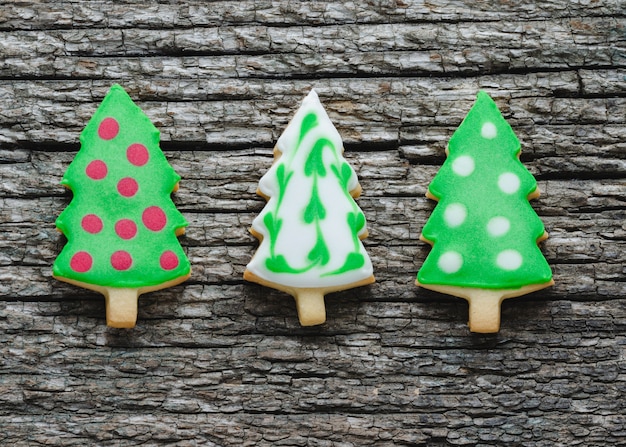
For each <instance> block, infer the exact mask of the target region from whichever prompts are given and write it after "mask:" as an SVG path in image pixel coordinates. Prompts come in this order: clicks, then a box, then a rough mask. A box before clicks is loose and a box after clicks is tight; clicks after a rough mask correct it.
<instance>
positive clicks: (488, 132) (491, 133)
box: [480, 121, 498, 140]
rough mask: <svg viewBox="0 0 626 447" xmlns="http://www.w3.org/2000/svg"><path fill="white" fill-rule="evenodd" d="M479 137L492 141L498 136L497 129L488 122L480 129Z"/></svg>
mask: <svg viewBox="0 0 626 447" xmlns="http://www.w3.org/2000/svg"><path fill="white" fill-rule="evenodd" d="M480 135H481V136H482V137H483V138H485V139H487V140H493V139H494V138H495V137H497V136H498V129H497V128H496V125H495V124H493V123H492V122H489V121H488V122H486V123H485V124H483V127H482V128H481V129H480Z"/></svg>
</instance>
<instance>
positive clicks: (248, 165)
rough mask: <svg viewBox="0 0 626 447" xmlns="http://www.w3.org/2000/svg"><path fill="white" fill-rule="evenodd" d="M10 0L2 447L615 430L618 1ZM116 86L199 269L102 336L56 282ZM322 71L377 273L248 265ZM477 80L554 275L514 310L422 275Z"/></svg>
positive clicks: (570, 436) (1, 152)
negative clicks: (74, 177) (289, 276)
mask: <svg viewBox="0 0 626 447" xmlns="http://www.w3.org/2000/svg"><path fill="white" fill-rule="evenodd" d="M144 3H148V2H139V1H137V2H132V1H123V2H101V1H98V2H82V1H74V2H70V1H56V2H53V1H2V2H1V3H0V180H1V182H0V203H1V205H0V225H1V227H0V228H1V229H2V231H1V232H0V281H1V282H0V350H1V354H2V355H1V358H0V444H1V445H10V446H15V447H18V446H20V447H21V446H39V445H59V446H60V445H63V446H86V445H90V446H91V445H93V446H134V445H144V446H240V445H249V446H253V445H261V446H262V445H278V446H341V447H345V446H370V445H377V446H435V447H440V446H453V445H470V446H474V445H510V446H574V445H580V446H604V445H612V446H620V445H621V446H624V445H626V267H625V260H624V258H625V256H624V253H625V248H626V226H625V223H624V222H625V218H626V203H625V202H626V200H625V192H626V27H625V26H626V25H625V23H626V16H625V10H626V3H625V2H624V1H623V0H613V1H608V0H606V1H602V0H599V1H596V0H589V1H583V0H580V1H572V2H565V1H557V0H552V1H545V2H532V1H531V2H526V1H518V0H514V1H506V2H505V1H479V2H475V1H470V0H466V1H461V0H457V1H446V0H432V1H428V2H418V1H416V2H412V1H406V0H405V1H400V0H398V1H382V0H381V1H368V2H341V1H336V2H332V1H318V0H316V1H308V2H293V1H287V0H276V1H269V0H267V1H263V0H256V1H253V0H239V1H210V2H209V1H201V0H190V1H163V2H161V3H150V4H149V5H146V4H144ZM114 82H119V83H121V84H122V85H123V86H124V87H125V88H126V89H127V91H128V92H129V94H130V95H131V97H132V98H133V99H134V100H135V101H136V102H137V104H138V105H139V106H140V107H142V109H143V110H144V111H145V112H146V113H147V114H148V116H149V117H150V118H151V119H152V121H153V122H154V123H155V125H156V126H157V127H158V128H159V129H160V130H161V133H162V140H163V141H162V148H163V149H164V151H165V154H166V156H167V158H168V159H169V160H170V163H171V164H172V165H173V166H174V168H175V169H176V171H177V172H178V173H179V174H180V175H181V176H182V178H183V180H182V183H181V188H180V190H179V192H178V193H176V194H175V195H174V200H175V202H176V204H177V206H178V208H179V209H180V210H181V211H182V212H183V213H184V215H185V217H186V218H187V219H188V220H189V222H190V225H189V227H188V231H187V235H186V236H185V237H183V238H181V243H182V245H183V247H185V249H186V250H187V252H188V254H189V257H190V260H191V262H192V264H193V269H194V270H193V276H192V278H191V279H190V280H189V281H187V282H186V283H184V284H183V285H180V286H177V287H174V288H172V289H168V290H163V291H160V292H155V293H152V294H148V295H145V296H143V297H142V298H141V299H140V304H139V321H138V326H137V327H136V328H135V329H132V330H119V329H111V328H107V327H106V325H105V320H104V317H105V315H104V300H103V298H102V297H101V296H100V295H97V294H94V293H91V292H89V291H86V290H82V289H79V288H76V287H72V286H69V285H67V284H64V283H61V282H58V281H55V280H54V279H52V278H51V264H52V262H53V260H54V259H55V257H56V255H57V254H58V253H59V251H60V249H61V247H62V246H63V244H64V239H63V238H62V236H61V235H60V234H59V233H57V232H56V230H55V227H54V221H55V218H56V217H57V216H58V215H59V213H60V212H61V211H62V210H63V209H64V208H65V207H66V206H67V204H68V203H69V201H70V198H71V196H70V194H69V193H68V192H66V191H64V189H63V188H62V187H61V186H60V185H59V181H60V179H61V176H62V174H63V172H64V171H65V169H66V168H67V166H68V165H69V163H70V162H71V160H72V158H73V156H74V155H75V153H76V151H77V150H78V148H79V144H78V136H79V133H80V131H81V130H82V128H83V127H84V126H85V124H86V123H87V120H88V119H89V118H90V116H91V115H92V114H93V112H94V111H95V109H96V107H97V105H98V104H99V102H100V101H101V99H102V97H103V96H104V94H105V93H106V92H107V90H108V88H109V87H110V85H111V84H112V83H114ZM311 87H315V88H316V89H317V91H318V93H319V95H320V97H321V100H322V102H323V104H324V105H325V106H326V108H327V110H328V112H329V114H330V116H331V119H332V120H333V121H334V123H335V125H336V126H337V128H338V129H339V131H340V133H341V135H342V136H343V138H344V141H345V145H346V158H347V159H348V160H349V162H350V163H351V164H352V166H353V167H354V168H355V170H356V172H357V173H358V175H359V178H360V181H361V184H362V186H363V195H362V196H361V198H360V199H359V200H358V203H359V206H360V207H361V208H362V209H363V210H364V212H365V214H366V216H367V218H368V224H369V229H370V237H369V238H368V239H367V240H366V241H365V245H366V248H367V250H368V251H369V253H370V256H371V257H372V261H373V263H374V268H375V275H376V278H377V282H376V283H375V284H373V285H371V286H367V287H362V288H359V289H354V290H351V291H347V292H342V293H337V294H333V295H329V296H328V297H327V299H326V303H327V312H328V322H327V324H325V325H323V326H320V327H315V328H301V327H300V326H299V324H298V322H297V316H296V312H295V305H294V302H293V300H292V299H291V298H290V297H288V296H287V295H284V294H282V293H280V292H276V291H273V290H270V289H267V288H263V287H260V286H257V285H255V284H250V283H245V282H244V281H243V280H242V273H243V270H244V267H245V264H246V263H247V262H248V260H249V259H250V257H251V256H252V254H253V253H254V250H255V247H256V241H255V239H254V238H253V237H252V236H251V235H250V234H249V233H248V227H249V226H250V223H251V221H252V219H253V218H254V217H255V216H256V215H257V214H258V213H259V211H260V210H261V209H262V207H263V204H264V202H263V200H262V199H261V198H259V197H257V196H256V195H255V189H256V185H257V182H258V180H259V178H260V176H261V175H262V174H263V173H264V172H266V170H267V169H268V168H269V166H270V164H271V162H272V147H273V144H274V142H275V140H276V139H277V137H278V136H279V135H280V133H281V131H282V129H284V127H285V125H286V124H287V122H288V120H289V118H290V117H291V115H292V114H293V113H294V112H295V110H296V109H297V107H298V104H299V102H300V100H301V99H302V98H303V97H304V95H305V94H306V93H307V92H308V91H309V89H310V88H311ZM479 89H484V90H486V91H487V92H488V93H489V94H491V95H492V96H493V97H494V99H495V100H496V102H497V104H498V106H499V107H500V108H501V110H502V112H503V114H504V115H505V117H506V118H507V120H509V122H510V123H511V125H512V126H513V128H514V130H515V131H516V133H517V134H518V136H519V138H520V140H521V142H522V147H523V155H522V161H523V162H524V163H525V165H526V166H527V167H528V168H529V169H530V171H531V172H532V173H533V175H535V176H536V178H537V179H538V182H539V186H540V188H541V190H542V191H543V194H542V196H541V197H540V198H539V199H538V200H536V201H534V202H533V206H534V208H535V210H536V211H537V213H538V214H539V216H540V217H541V219H542V220H543V221H544V223H545V225H546V229H547V231H548V232H549V233H550V239H548V240H547V241H546V242H545V243H543V244H542V249H543V252H544V253H545V255H546V258H547V259H548V261H549V263H550V265H551V266H552V267H553V270H554V278H555V281H556V285H555V286H554V287H552V288H549V289H546V290H545V291H541V292H538V293H535V294H532V295H529V296H527V297H523V298H517V299H512V300H508V301H506V302H505V303H504V305H503V314H502V329H501V331H500V333H499V334H497V335H489V336H479V335H475V334H471V333H469V332H468V328H467V325H466V322H467V304H466V303H465V302H464V301H463V300H460V299H455V298H451V297H446V296H444V295H440V294H436V293H433V292H428V291H426V290H424V289H419V288H417V287H415V286H414V284H413V281H414V278H415V274H416V272H417V270H418V268H419V267H420V265H421V264H422V262H423V260H424V259H425V256H426V255H427V253H428V249H429V247H428V246H427V245H426V244H424V243H422V242H420V241H419V240H418V236H419V234H420V231H421V228H422V227H423V225H424V223H425V222H426V219H427V218H428V216H429V215H430V213H431V212H432V209H433V207H434V203H433V202H432V201H430V200H427V199H426V198H425V197H424V193H425V191H426V187H427V185H428V183H429V181H430V180H431V179H432V177H433V176H434V175H435V173H436V172H437V170H438V168H439V167H440V166H441V163H442V162H443V160H444V149H445V146H446V144H447V141H448V139H449V138H450V136H451V134H452V132H453V131H454V129H455V128H456V126H458V124H459V123H460V121H461V119H462V118H463V117H464V115H465V114H466V113H467V111H468V110H469V108H470V106H471V104H472V102H473V100H474V98H475V95H476V93H477V91H478V90H479Z"/></svg>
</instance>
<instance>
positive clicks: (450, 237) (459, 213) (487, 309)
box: [417, 92, 554, 333]
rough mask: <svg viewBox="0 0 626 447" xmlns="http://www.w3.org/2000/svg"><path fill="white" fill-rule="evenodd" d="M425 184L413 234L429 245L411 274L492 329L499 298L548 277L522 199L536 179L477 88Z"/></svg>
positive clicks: (536, 222) (540, 233) (475, 326)
mask: <svg viewBox="0 0 626 447" xmlns="http://www.w3.org/2000/svg"><path fill="white" fill-rule="evenodd" d="M446 154H447V159H446V161H445V162H444V164H443V165H442V167H441V169H440V170H439V172H438V173H437V175H436V176H435V178H434V179H433V181H432V183H431V184H430V185H429V187H428V193H427V194H426V195H427V196H428V197H429V198H431V199H434V200H437V201H438V204H437V206H436V207H435V209H434V211H433V213H432V215H431V216H430V218H429V219H428V221H427V222H426V225H425V226H424V229H423V231H422V235H421V236H420V238H421V239H422V240H423V241H425V242H428V243H429V244H431V245H432V250H431V252H430V253H429V255H428V257H427V258H426V261H425V262H424V264H423V265H422V267H421V269H420V270H419V272H418V275H417V284H418V285H420V286H422V287H425V288H427V289H432V290H436V291H438V292H442V293H447V294H450V295H454V296H458V297H461V298H465V299H466V300H468V301H469V305H470V310H469V326H470V330H471V331H473V332H485V333H487V332H497V331H498V330H499V328H500V304H501V303H502V300H504V299H506V298H512V297H516V296H520V295H524V294H526V293H530V292H533V291H536V290H539V289H543V288H544V287H548V286H550V285H552V284H554V281H553V280H552V272H551V270H550V266H549V265H548V263H547V261H546V260H545V258H544V257H543V255H542V253H541V251H540V250H539V247H538V245H537V244H538V243H539V242H540V241H542V240H544V239H546V238H547V237H548V234H547V233H546V232H545V230H544V226H543V224H542V223H541V220H540V219H539V217H538V216H537V214H536V213H535V211H534V210H533V209H532V207H531V206H530V204H529V202H528V200H530V199H532V198H536V197H538V196H539V190H538V188H537V182H536V181H535V179H534V178H533V176H532V175H531V174H530V172H528V170H527V169H526V168H525V167H524V166H523V165H522V163H521V162H520V160H519V155H520V142H519V140H518V139H517V137H516V136H515V134H514V133H513V130H512V129H511V126H509V124H508V123H507V122H506V121H505V119H504V118H503V117H502V115H501V113H500V111H499V110H498V108H497V106H496V104H495V102H494V101H493V100H492V99H491V98H490V97H489V95H487V93H485V92H480V93H479V94H478V98H477V100H476V103H475V104H474V106H473V107H472V109H471V110H470V111H469V113H468V114H467V116H466V117H465V119H464V120H463V122H462V123H461V125H460V126H459V128H458V129H457V130H456V132H454V135H452V138H451V139H450V142H449V145H448V149H447V151H446Z"/></svg>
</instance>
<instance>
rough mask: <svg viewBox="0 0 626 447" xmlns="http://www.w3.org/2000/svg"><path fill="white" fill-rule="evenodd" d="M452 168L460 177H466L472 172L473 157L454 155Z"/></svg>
mask: <svg viewBox="0 0 626 447" xmlns="http://www.w3.org/2000/svg"><path fill="white" fill-rule="evenodd" d="M452 170H453V171H454V173H455V174H457V175H460V176H461V177H467V176H468V175H470V174H471V173H472V172H474V159H473V158H472V157H470V156H469V155H461V156H460V157H456V158H455V159H454V161H453V162H452Z"/></svg>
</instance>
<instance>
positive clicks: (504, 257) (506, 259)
mask: <svg viewBox="0 0 626 447" xmlns="http://www.w3.org/2000/svg"><path fill="white" fill-rule="evenodd" d="M496 264H498V267H500V268H501V269H502V270H517V269H518V268H520V267H521V266H522V255H521V254H520V253H519V251H517V250H503V251H501V252H500V253H498V257H497V258H496Z"/></svg>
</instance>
